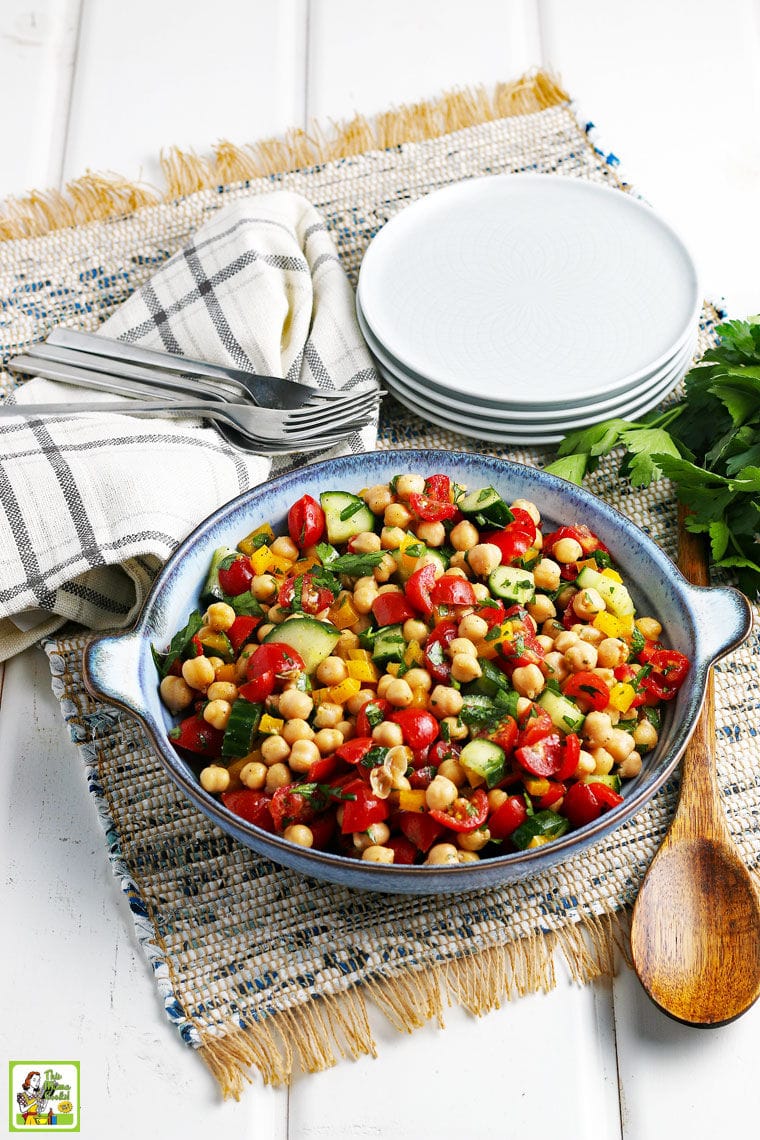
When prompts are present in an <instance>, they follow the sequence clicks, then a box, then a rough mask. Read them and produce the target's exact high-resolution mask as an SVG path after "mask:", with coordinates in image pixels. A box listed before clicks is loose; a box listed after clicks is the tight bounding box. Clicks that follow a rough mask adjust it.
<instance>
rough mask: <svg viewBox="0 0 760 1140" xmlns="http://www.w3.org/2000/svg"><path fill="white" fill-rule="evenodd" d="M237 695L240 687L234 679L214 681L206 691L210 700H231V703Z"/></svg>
mask: <svg viewBox="0 0 760 1140" xmlns="http://www.w3.org/2000/svg"><path fill="white" fill-rule="evenodd" d="M237 695H238V687H237V685H233V683H232V681H214V683H213V685H209V687H208V692H207V693H206V696H207V697H208V699H209V700H210V701H229V703H230V704H232V702H233V701H235V700H237Z"/></svg>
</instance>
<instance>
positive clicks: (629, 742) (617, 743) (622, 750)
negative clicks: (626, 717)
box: [604, 728, 636, 764]
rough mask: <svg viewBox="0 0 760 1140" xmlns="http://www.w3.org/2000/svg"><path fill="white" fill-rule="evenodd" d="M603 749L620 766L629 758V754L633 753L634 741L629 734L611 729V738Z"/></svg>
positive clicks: (617, 729)
mask: <svg viewBox="0 0 760 1140" xmlns="http://www.w3.org/2000/svg"><path fill="white" fill-rule="evenodd" d="M604 747H605V748H606V749H607V751H608V752H609V754H610V755H611V756H612V759H613V760H614V761H615V762H616V763H617V764H622V763H623V761H624V760H625V759H626V758H627V757H628V756H630V754H631V752H633V750H634V748H635V747H636V741H635V740H634V739H633V737H632V736H631V734H630V732H624V731H623V729H622V728H613V730H612V736H611V737H610V739H609V740H608V741H607V743H606V744H605V746H604Z"/></svg>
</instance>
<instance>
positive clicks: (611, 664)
mask: <svg viewBox="0 0 760 1140" xmlns="http://www.w3.org/2000/svg"><path fill="white" fill-rule="evenodd" d="M627 660H628V646H627V645H626V643H625V642H624V641H621V640H620V638H619V637H605V638H604V640H603V641H600V642H599V645H598V646H597V664H598V665H601V667H602V668H603V669H615V668H616V667H617V666H618V665H624V664H625V663H626V661H627Z"/></svg>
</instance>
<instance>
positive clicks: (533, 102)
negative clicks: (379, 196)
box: [0, 68, 570, 241]
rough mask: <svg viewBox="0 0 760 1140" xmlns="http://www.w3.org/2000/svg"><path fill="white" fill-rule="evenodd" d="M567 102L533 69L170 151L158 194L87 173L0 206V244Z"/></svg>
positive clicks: (556, 85)
mask: <svg viewBox="0 0 760 1140" xmlns="http://www.w3.org/2000/svg"><path fill="white" fill-rule="evenodd" d="M569 101H570V96H569V95H568V94H567V92H566V91H565V90H564V88H563V87H562V85H561V83H560V81H559V79H558V78H557V77H556V76H553V75H552V74H551V73H550V72H548V71H545V70H542V69H540V68H539V69H535V70H532V71H529V72H526V73H525V74H524V75H522V76H521V77H520V78H519V79H516V80H513V81H511V82H504V83H497V84H495V85H493V86H485V85H482V86H476V87H467V88H460V89H455V90H451V91H446V92H444V93H443V94H441V95H440V96H438V97H437V98H433V99H426V100H420V101H419V102H416V103H409V104H403V105H401V106H399V107H394V108H392V109H391V110H389V111H386V112H383V113H381V114H378V115H375V116H373V117H367V116H365V115H359V114H357V115H355V116H354V117H353V118H352V119H350V120H348V121H346V122H330V123H329V124H327V125H322V124H319V123H314V124H312V125H311V127H310V129H309V131H308V132H307V131H304V130H303V129H301V128H294V129H292V130H290V131H288V132H286V134H285V135H283V136H282V137H279V138H271V139H264V140H262V141H259V142H255V143H250V144H246V145H238V144H236V143H232V142H230V141H229V140H226V139H223V140H221V141H220V142H219V143H217V144H216V146H215V147H214V150H213V154H212V155H210V156H208V157H204V156H201V155H197V154H195V153H194V152H192V151H183V150H181V149H180V148H179V147H170V148H169V149H168V150H167V151H166V152H162V153H161V167H162V170H163V174H164V177H165V179H166V189H165V190H164V191H163V192H162V191H161V190H160V189H157V188H155V187H152V186H149V185H148V184H146V183H141V182H136V181H132V180H130V179H128V178H125V177H122V176H121V175H118V174H112V173H108V174H106V173H96V172H93V171H89V170H88V171H87V172H86V173H85V174H84V175H82V176H81V177H79V178H76V179H74V180H72V181H70V182H68V183H67V184H66V186H65V188H64V189H63V190H56V189H49V190H31V191H30V192H29V193H28V194H25V195H24V196H22V197H18V198H15V197H9V198H7V199H6V200H5V201H3V202H0V241H12V240H15V239H19V238H30V237H43V236H44V235H45V234H49V233H51V232H52V231H53V230H58V229H65V228H67V227H69V226H81V225H86V224H87V223H88V222H95V221H105V220H107V219H109V218H116V217H125V216H126V215H129V214H132V213H134V212H135V211H136V210H139V209H141V208H142V207H145V206H156V205H159V204H160V203H161V202H170V201H174V200H175V199H177V198H182V197H185V196H187V195H188V194H194V193H196V192H197V191H199V190H208V189H213V188H214V187H216V186H229V185H230V184H234V183H236V182H247V181H250V180H252V179H255V178H262V177H270V176H272V175H277V174H284V173H287V172H289V171H292V170H298V169H303V168H305V167H312V166H316V165H319V164H320V163H325V162H333V161H336V160H339V159H342V158H350V157H352V156H354V155H359V154H366V153H367V152H368V151H374V150H388V149H389V148H392V147H398V146H401V145H403V144H404V143H411V142H422V141H424V140H425V139H431V138H438V137H440V136H441V135H445V134H450V133H451V132H452V131H457V130H463V129H465V128H467V127H473V126H477V125H479V124H481V123H487V122H491V121H493V120H496V119H504V118H510V117H512V116H515V115H528V114H533V113H535V112H537V111H544V110H547V109H548V108H549V107H557V106H560V105H561V104H563V103H568V102H569Z"/></svg>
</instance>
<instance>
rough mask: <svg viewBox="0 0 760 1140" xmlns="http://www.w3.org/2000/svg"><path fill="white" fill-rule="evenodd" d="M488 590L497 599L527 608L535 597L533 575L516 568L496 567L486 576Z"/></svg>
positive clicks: (528, 571)
mask: <svg viewBox="0 0 760 1140" xmlns="http://www.w3.org/2000/svg"><path fill="white" fill-rule="evenodd" d="M488 589H489V590H490V591H491V593H492V594H495V595H496V597H497V598H504V600H505V601H508V602H517V604H518V605H521V606H527V605H528V603H529V602H532V601H533V599H534V598H535V596H536V583H535V581H534V578H533V574H532V573H531V571H530V570H522V569H520V568H519V567H517V566H497V567H496V569H495V570H493V571H492V572H491V573H490V574H489V576H488Z"/></svg>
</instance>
